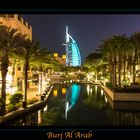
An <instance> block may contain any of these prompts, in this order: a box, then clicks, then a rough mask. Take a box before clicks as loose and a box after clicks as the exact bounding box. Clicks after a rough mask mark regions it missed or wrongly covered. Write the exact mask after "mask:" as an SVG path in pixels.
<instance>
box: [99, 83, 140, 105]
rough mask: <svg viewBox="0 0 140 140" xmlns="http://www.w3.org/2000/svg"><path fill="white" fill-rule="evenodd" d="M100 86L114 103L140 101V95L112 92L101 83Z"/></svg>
mask: <svg viewBox="0 0 140 140" xmlns="http://www.w3.org/2000/svg"><path fill="white" fill-rule="evenodd" d="M99 85H100V87H101V88H102V89H103V90H104V91H105V93H106V94H107V95H108V96H109V97H110V98H111V100H113V101H130V102H138V101H140V93H118V92H114V91H112V90H111V89H110V88H108V87H106V86H104V85H102V84H100V83H99Z"/></svg>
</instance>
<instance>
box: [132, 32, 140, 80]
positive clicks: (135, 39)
mask: <svg viewBox="0 0 140 140" xmlns="http://www.w3.org/2000/svg"><path fill="white" fill-rule="evenodd" d="M130 39H131V45H132V46H133V48H134V53H133V83H135V79H136V64H137V63H138V53H139V52H140V32H137V33H134V34H133V35H132V36H131V37H130Z"/></svg>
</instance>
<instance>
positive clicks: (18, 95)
mask: <svg viewBox="0 0 140 140" xmlns="http://www.w3.org/2000/svg"><path fill="white" fill-rule="evenodd" d="M22 100H23V95H22V94H21V93H18V92H17V93H15V94H13V95H12V96H11V97H10V104H12V105H16V104H17V103H20V102H21V101H22Z"/></svg>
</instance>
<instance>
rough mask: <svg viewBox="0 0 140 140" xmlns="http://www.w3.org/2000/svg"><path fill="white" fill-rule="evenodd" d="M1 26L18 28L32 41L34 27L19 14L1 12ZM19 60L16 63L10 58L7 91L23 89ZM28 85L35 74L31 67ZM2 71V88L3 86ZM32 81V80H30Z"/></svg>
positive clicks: (21, 67)
mask: <svg viewBox="0 0 140 140" xmlns="http://www.w3.org/2000/svg"><path fill="white" fill-rule="evenodd" d="M0 26H6V27H10V28H11V29H17V32H18V33H21V34H22V35H26V36H27V37H26V38H27V39H30V40H31V41H32V27H31V26H30V25H29V24H28V23H27V22H26V21H25V20H24V19H23V18H22V17H21V16H19V15H17V14H0ZM18 62H19V60H18V61H16V63H15V64H14V63H13V61H12V60H10V66H9V67H8V72H7V76H6V92H7V93H12V94H13V93H14V92H15V91H17V90H21V91H22V90H23V83H24V82H23V65H22V64H21V63H20V62H19V63H18ZM28 75H29V78H28V87H29V81H30V79H31V77H32V75H33V73H32V71H31V69H30V70H29V71H28ZM1 79H2V78H1V73H0V88H1ZM30 83H31V82H30Z"/></svg>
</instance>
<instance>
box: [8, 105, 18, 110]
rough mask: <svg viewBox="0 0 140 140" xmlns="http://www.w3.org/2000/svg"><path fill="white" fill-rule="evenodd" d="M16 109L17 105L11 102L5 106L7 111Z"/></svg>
mask: <svg viewBox="0 0 140 140" xmlns="http://www.w3.org/2000/svg"><path fill="white" fill-rule="evenodd" d="M16 109H17V107H16V106H15V105H13V104H9V105H8V106H7V112H11V111H15V110H16Z"/></svg>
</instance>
